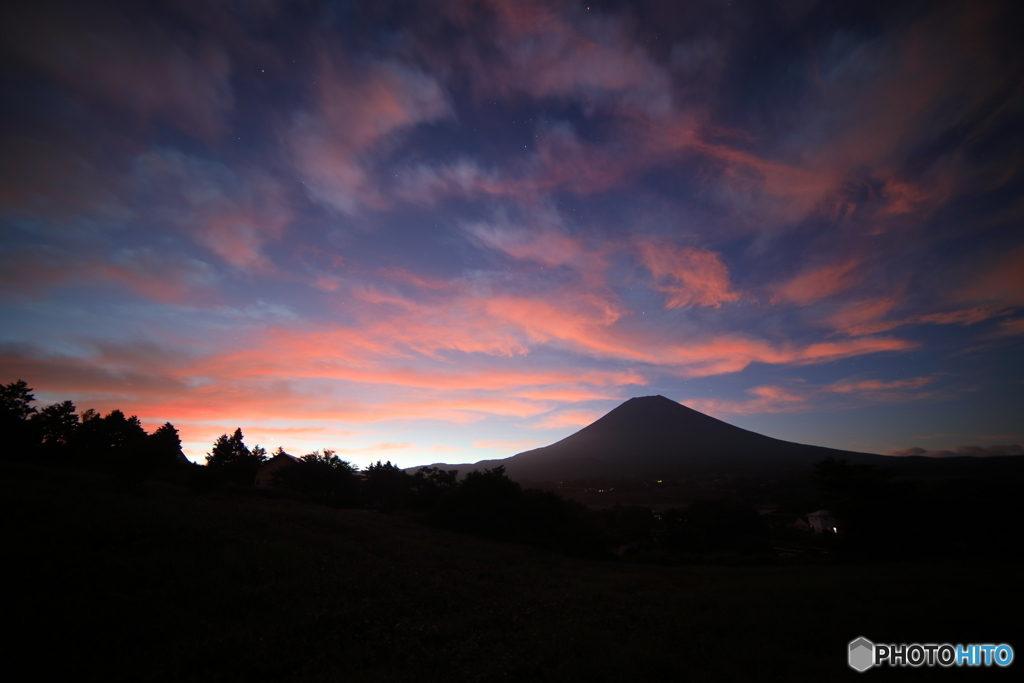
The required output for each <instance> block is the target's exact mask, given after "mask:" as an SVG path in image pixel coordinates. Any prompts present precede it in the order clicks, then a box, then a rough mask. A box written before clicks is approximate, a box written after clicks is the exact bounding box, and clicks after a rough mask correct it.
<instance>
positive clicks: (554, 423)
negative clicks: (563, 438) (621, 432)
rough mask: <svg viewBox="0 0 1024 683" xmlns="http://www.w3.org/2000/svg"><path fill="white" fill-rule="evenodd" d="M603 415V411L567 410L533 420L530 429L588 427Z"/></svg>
mask: <svg viewBox="0 0 1024 683" xmlns="http://www.w3.org/2000/svg"><path fill="white" fill-rule="evenodd" d="M599 417H601V413H595V412H591V411H582V410H574V411H566V412H560V413H553V414H551V415H546V416H545V417H543V418H541V419H539V420H537V421H535V422H533V423H532V424H530V425H529V427H530V429H558V430H562V429H569V428H574V427H586V426H587V425H589V424H590V423H591V422H593V421H594V420H596V419H597V418H599Z"/></svg>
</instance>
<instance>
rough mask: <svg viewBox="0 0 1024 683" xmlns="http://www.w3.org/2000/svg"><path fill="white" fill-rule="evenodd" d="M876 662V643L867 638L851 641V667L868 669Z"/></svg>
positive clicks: (858, 669)
mask: <svg viewBox="0 0 1024 683" xmlns="http://www.w3.org/2000/svg"><path fill="white" fill-rule="evenodd" d="M874 663H875V644H874V643H872V642H871V641H870V640H868V639H867V638H858V639H857V640H852V641H850V667H851V668H854V669H856V670H857V671H867V670H868V669H870V668H871V667H872V666H873V665H874Z"/></svg>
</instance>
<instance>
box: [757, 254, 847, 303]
mask: <svg viewBox="0 0 1024 683" xmlns="http://www.w3.org/2000/svg"><path fill="white" fill-rule="evenodd" d="M858 265H860V261H859V260H858V259H851V260H849V261H846V262H845V263H840V264H836V265H830V266H823V267H821V268H817V269H815V270H811V271H807V272H804V273H802V274H801V275H797V276H796V277H795V278H793V279H792V280H790V281H788V282H786V283H785V284H783V285H782V286H781V287H780V288H779V289H778V291H777V293H776V298H777V299H779V300H782V301H787V302H791V303H795V304H798V305H800V306H806V305H807V304H809V303H812V302H814V301H818V300H819V299H825V298H827V297H830V296H832V295H833V294H836V293H837V292H841V291H843V290H845V289H847V288H849V287H850V286H851V285H852V284H854V283H855V282H856V281H857V280H856V278H855V277H854V275H853V271H854V269H855V268H856V267H857V266H858ZM773 300H774V299H773Z"/></svg>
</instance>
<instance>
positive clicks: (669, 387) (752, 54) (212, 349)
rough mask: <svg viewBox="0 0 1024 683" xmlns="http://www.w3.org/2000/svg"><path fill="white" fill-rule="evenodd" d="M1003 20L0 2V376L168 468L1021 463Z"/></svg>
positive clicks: (207, 0) (967, 12)
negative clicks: (614, 448) (627, 436)
mask: <svg viewBox="0 0 1024 683" xmlns="http://www.w3.org/2000/svg"><path fill="white" fill-rule="evenodd" d="M1015 5H1016V3H1012V2H986V1H984V0H979V1H977V2H975V1H972V2H893V1H891V0H886V1H884V2H872V1H869V0H857V1H855V2H815V1H814V0H794V1H793V2H783V1H781V0H779V1H775V2H772V1H768V0H751V1H749V2H748V1H743V0H740V1H730V2H721V1H718V0H714V1H712V0H694V1H692V2H676V1H668V2H635V3H625V2H594V3H590V4H587V3H584V2H562V1H560V0H546V1H525V0H524V1H522V2H519V1H511V0H500V1H499V0H437V1H432V2H317V1H315V0H306V1H302V2H283V1H278V0H262V1H256V0H244V1H243V0H237V1H232V0H204V1H202V2H188V1H175V0H166V1H160V0H158V1H154V2H147V3H138V2H123V3H117V2H89V3H81V2H67V3H60V2H57V3H55V2H45V1H37V2H32V3H9V4H5V5H4V8H3V9H2V10H0V102H2V105H0V383H4V384H6V383H9V382H13V381H15V380H17V379H23V380H25V381H26V382H27V383H28V385H29V386H30V387H32V388H33V389H34V390H35V395H36V398H37V399H38V403H37V405H39V406H42V405H47V404H50V403H54V402H58V401H62V400H65V399H71V400H73V401H74V402H75V404H76V406H78V408H79V409H80V410H85V409H86V408H95V409H97V410H100V411H101V412H104V413H105V412H108V411H110V410H113V409H115V408H118V409H121V410H123V411H125V412H126V413H127V414H136V415H138V416H139V418H140V419H141V420H142V423H143V425H144V426H145V427H146V428H147V429H149V430H150V431H152V430H153V429H155V428H156V427H157V426H159V425H160V424H163V423H164V422H166V421H170V422H172V423H173V424H174V425H175V426H176V427H177V428H178V430H179V432H180V435H181V437H182V441H183V445H184V449H185V453H186V455H188V457H190V458H191V459H193V460H196V461H198V462H203V459H204V455H205V454H206V453H207V452H208V451H209V450H210V449H211V446H212V443H213V441H214V440H215V439H216V438H217V436H219V435H220V434H222V433H225V432H231V431H233V430H234V429H235V428H236V427H240V428H241V429H242V430H243V433H244V435H245V440H246V443H247V444H248V445H249V446H253V445H255V444H257V443H258V444H260V445H263V446H264V447H266V448H268V450H274V449H276V448H277V447H278V446H281V447H283V448H284V449H285V450H286V451H288V452H289V453H293V454H303V453H306V452H309V451H312V450H314V449H322V448H330V449H333V450H335V451H336V452H337V453H338V454H339V455H340V456H341V457H343V458H344V459H346V460H349V461H351V462H353V463H354V464H357V465H359V466H362V467H365V466H366V465H367V464H369V463H371V462H373V461H376V460H390V461H392V462H395V463H397V464H399V465H401V466H403V467H411V466H416V465H423V464H428V463H435V462H448V463H472V462H476V461H478V460H482V459H487V458H501V457H507V456H510V455H513V454H515V453H517V452H520V451H523V450H527V449H529V448H534V447H538V446H543V445H547V444H550V443H553V442H554V441H557V440H559V439H561V438H564V437H565V436H568V435H569V434H571V433H573V432H575V431H577V430H578V429H580V428H581V427H583V426H585V425H587V424H588V423H590V422H592V421H593V420H594V419H596V418H598V417H600V416H601V415H603V414H604V413H606V412H607V411H609V410H610V409H612V408H614V407H615V406H616V405H618V404H619V403H621V402H622V401H624V400H626V399H628V398H631V397H634V396H647V395H655V394H661V395H664V396H667V397H669V398H671V399H673V400H676V401H679V402H681V403H683V404H684V405H687V406H689V407H692V408H694V409H697V410H700V411H702V412H705V413H708V414H710V415H713V416H715V417H718V418H719V419H722V420H725V421H726V422H729V423H731V424H734V425H737V426H740V427H743V428H746V429H751V430H754V431H757V432H760V433H763V434H767V435H769V436H773V437H776V438H782V439H787V440H791V441H797V442H801V443H813V444H817V445H822V446H830V447H835V448H843V449H850V450H858V451H868V452H875V453H892V454H907V453H930V454H941V453H943V452H946V453H948V452H965V453H974V454H979V455H986V454H995V453H1021V452H1024V451H1021V448H1020V446H1019V444H1024V353H1022V352H1024V230H1022V227H1024V167H1022V161H1024V48H1022V43H1021V42H1020V40H1019V35H1018V31H1017V28H1018V27H1019V26H1020V25H1021V23H1022V22H1021V19H1022V17H1021V10H1020V9H1019V7H1018V6H1015ZM957 449H960V450H959V451H958V450H957Z"/></svg>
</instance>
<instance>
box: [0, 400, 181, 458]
mask: <svg viewBox="0 0 1024 683" xmlns="http://www.w3.org/2000/svg"><path fill="white" fill-rule="evenodd" d="M34 402H35V395H34V394H33V393H32V389H31V388H29V386H28V385H27V384H26V383H25V382H24V381H23V380H17V381H15V382H11V383H10V384H6V385H3V386H0V434H2V436H0V444H2V446H0V447H2V448H3V454H4V457H5V458H6V459H11V460H35V461H43V462H48V463H52V464H63V463H72V462H74V463H77V464H83V463H88V464H90V465H92V466H95V467H98V468H107V469H114V470H118V471H121V472H125V473H132V474H145V473H147V472H152V471H154V470H158V469H168V468H174V467H179V466H181V465H184V464H187V463H188V462H189V461H188V460H187V459H186V458H185V454H184V453H183V452H182V450H181V439H180V438H179V436H178V430H177V429H175V427H174V425H172V424H171V423H170V422H167V423H165V424H163V425H161V426H160V427H158V428H157V429H156V430H155V431H154V432H153V433H151V434H150V433H147V432H146V430H145V429H143V428H142V423H141V422H140V421H139V418H138V417H136V416H135V415H132V416H131V417H126V416H125V414H124V413H123V412H121V411H120V410H112V411H110V412H109V413H108V414H106V415H101V414H100V413H98V412H96V411H95V410H93V409H89V410H85V411H83V412H82V413H81V414H79V413H78V412H77V408H76V407H75V404H74V403H73V402H72V401H62V402H60V403H54V404H53V405H49V406H46V407H44V408H41V409H37V408H35V407H34V406H33V405H32V403H34Z"/></svg>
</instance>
